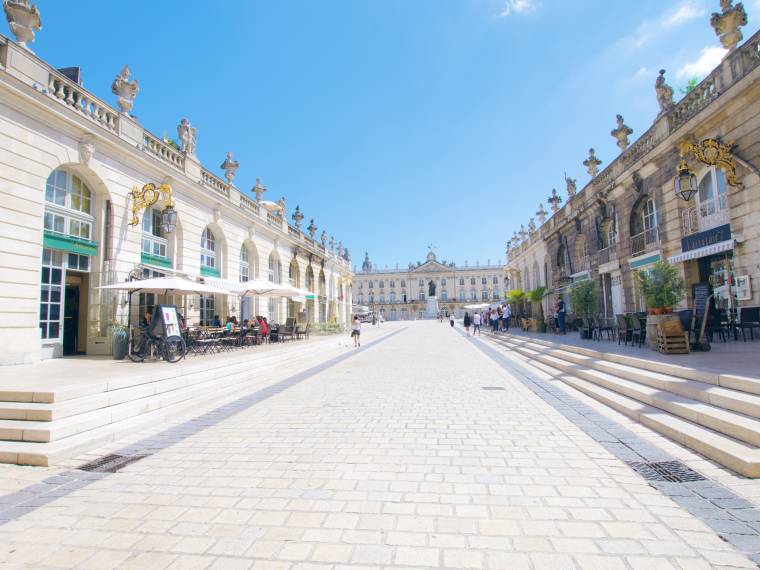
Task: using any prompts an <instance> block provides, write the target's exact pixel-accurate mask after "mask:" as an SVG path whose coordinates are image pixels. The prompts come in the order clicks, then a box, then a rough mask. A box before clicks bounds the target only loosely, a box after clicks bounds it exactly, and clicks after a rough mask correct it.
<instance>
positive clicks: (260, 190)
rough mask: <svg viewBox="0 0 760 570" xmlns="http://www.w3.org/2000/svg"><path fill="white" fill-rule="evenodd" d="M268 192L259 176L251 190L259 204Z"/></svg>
mask: <svg viewBox="0 0 760 570" xmlns="http://www.w3.org/2000/svg"><path fill="white" fill-rule="evenodd" d="M228 156H231V155H228ZM222 168H224V165H222ZM266 191H267V189H266V187H265V186H264V185H263V184H262V183H261V178H259V177H258V176H257V177H256V185H255V186H254V187H253V188H251V192H253V193H254V194H255V195H256V201H257V202H261V197H262V196H263V195H264V192H266ZM301 219H303V218H301ZM299 227H300V226H299Z"/></svg>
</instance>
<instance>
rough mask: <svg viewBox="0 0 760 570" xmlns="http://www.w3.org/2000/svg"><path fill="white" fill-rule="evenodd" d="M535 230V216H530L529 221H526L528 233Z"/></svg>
mask: <svg viewBox="0 0 760 570" xmlns="http://www.w3.org/2000/svg"><path fill="white" fill-rule="evenodd" d="M535 231H536V220H535V218H531V219H530V222H528V233H531V234H532V233H533V232H535Z"/></svg>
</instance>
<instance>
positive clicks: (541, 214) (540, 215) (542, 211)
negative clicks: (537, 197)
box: [536, 203, 547, 225]
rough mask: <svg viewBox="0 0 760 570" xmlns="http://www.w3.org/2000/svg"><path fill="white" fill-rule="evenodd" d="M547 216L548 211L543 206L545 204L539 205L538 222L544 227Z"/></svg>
mask: <svg viewBox="0 0 760 570" xmlns="http://www.w3.org/2000/svg"><path fill="white" fill-rule="evenodd" d="M546 214H547V211H546V209H545V208H544V205H543V203H542V204H539V205H538V212H536V216H538V221H539V223H540V224H541V225H543V224H544V222H545V221H546Z"/></svg>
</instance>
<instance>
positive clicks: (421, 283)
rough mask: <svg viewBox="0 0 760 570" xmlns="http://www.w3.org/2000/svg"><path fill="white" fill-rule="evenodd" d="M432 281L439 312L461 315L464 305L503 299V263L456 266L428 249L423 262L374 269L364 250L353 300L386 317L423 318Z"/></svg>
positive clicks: (354, 284) (355, 277)
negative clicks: (405, 266)
mask: <svg viewBox="0 0 760 570" xmlns="http://www.w3.org/2000/svg"><path fill="white" fill-rule="evenodd" d="M431 281H432V282H433V284H434V288H433V290H434V292H435V296H436V297H437V299H438V306H439V307H440V309H441V310H442V311H444V312H445V311H448V312H454V313H455V314H461V313H462V312H463V311H464V306H465V305H469V304H475V303H495V302H498V301H500V300H502V299H503V297H504V290H505V288H506V282H505V277H504V266H503V265H502V264H501V263H497V264H495V265H491V264H490V263H489V264H487V265H477V264H476V265H474V266H469V265H467V263H466V262H465V265H464V266H463V267H462V266H457V265H455V264H454V263H453V262H451V263H447V262H446V261H438V259H437V257H436V255H435V253H433V251H430V252H429V253H428V254H427V258H426V260H425V262H424V263H410V264H409V265H408V267H407V268H406V269H400V268H399V267H398V266H396V269H382V270H381V269H376V268H375V267H374V266H373V264H372V262H371V261H370V259H369V255H368V254H366V253H365V257H364V263H362V269H361V271H360V272H357V273H356V274H355V276H354V280H353V289H352V291H353V299H354V302H355V303H357V304H359V305H365V306H367V307H369V308H370V309H371V310H374V311H376V312H377V313H379V314H380V315H382V316H383V317H384V318H385V319H386V320H391V321H397V320H412V319H421V318H423V317H424V313H425V308H426V306H427V299H428V296H429V294H430V291H431V286H430V282H431Z"/></svg>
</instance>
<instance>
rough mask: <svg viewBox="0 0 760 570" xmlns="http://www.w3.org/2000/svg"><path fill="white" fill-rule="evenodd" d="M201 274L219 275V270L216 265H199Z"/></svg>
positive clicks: (206, 275)
mask: <svg viewBox="0 0 760 570" xmlns="http://www.w3.org/2000/svg"><path fill="white" fill-rule="evenodd" d="M201 275H203V276H204V277H220V276H221V272H220V271H219V270H218V269H217V268H216V267H206V266H205V265H201Z"/></svg>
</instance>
